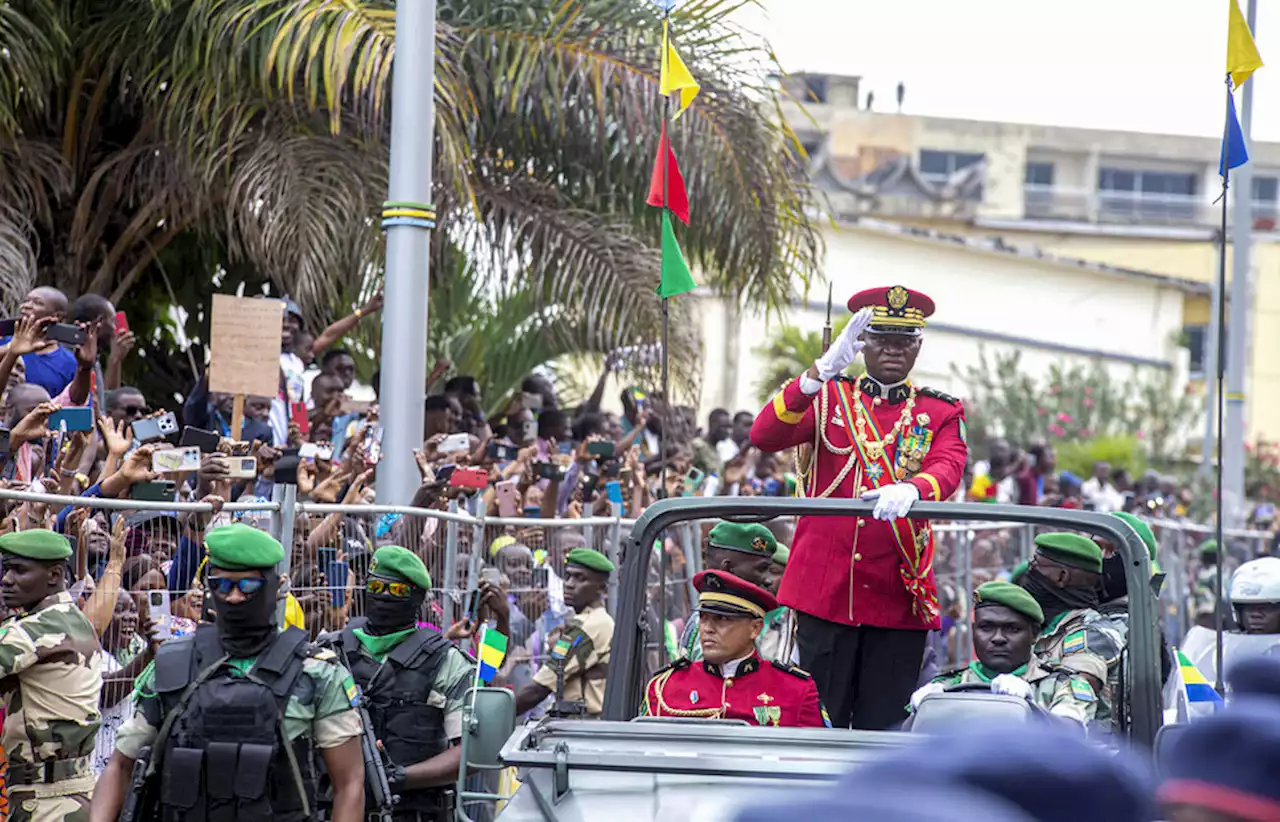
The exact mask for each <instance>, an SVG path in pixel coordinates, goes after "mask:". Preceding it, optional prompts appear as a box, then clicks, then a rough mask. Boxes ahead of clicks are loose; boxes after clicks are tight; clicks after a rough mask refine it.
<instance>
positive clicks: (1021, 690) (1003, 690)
mask: <svg viewBox="0 0 1280 822" xmlns="http://www.w3.org/2000/svg"><path fill="white" fill-rule="evenodd" d="M991 693H993V694H1004V695H1005V696H1016V697H1018V698H1019V699H1030V698H1031V685H1030V684H1028V683H1027V681H1026V680H1025V679H1022V678H1021V677H1016V676H1014V675H1013V674H1000V675H999V676H997V677H996V678H995V679H993V680H991Z"/></svg>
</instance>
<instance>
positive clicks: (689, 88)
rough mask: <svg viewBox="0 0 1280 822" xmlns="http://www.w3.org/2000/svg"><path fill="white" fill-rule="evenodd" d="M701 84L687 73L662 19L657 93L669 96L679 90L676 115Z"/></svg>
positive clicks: (665, 22) (685, 105)
mask: <svg viewBox="0 0 1280 822" xmlns="http://www.w3.org/2000/svg"><path fill="white" fill-rule="evenodd" d="M701 88H702V86H699V85H698V81H697V80H694V79H693V75H692V74H690V73H689V68H688V67H687V66H686V65H685V64H684V61H683V60H681V59H680V55H679V54H677V53H676V50H675V48H673V47H672V45H671V38H670V36H669V24H668V23H667V21H666V20H663V21H662V76H661V77H660V78H659V80H658V93H659V94H665V95H666V96H668V97H670V96H671V95H672V94H675V93H676V92H680V105H679V106H678V107H677V109H676V117H679V116H680V115H681V114H684V110H685V109H687V108H688V107H689V104H690V103H692V102H693V98H694V97H697V96H698V90H699V89H701Z"/></svg>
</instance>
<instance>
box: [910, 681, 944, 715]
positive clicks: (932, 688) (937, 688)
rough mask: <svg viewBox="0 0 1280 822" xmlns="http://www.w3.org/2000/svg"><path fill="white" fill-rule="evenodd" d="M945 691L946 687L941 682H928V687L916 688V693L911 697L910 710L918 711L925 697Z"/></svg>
mask: <svg viewBox="0 0 1280 822" xmlns="http://www.w3.org/2000/svg"><path fill="white" fill-rule="evenodd" d="M946 689H947V688H946V686H945V685H943V684H942V683H941V682H930V683H929V684H928V685H925V686H923V687H920V688H917V689H916V692H915V693H913V694H912V695H911V710H913V711H918V710H920V703H921V702H924V698H925V697H926V696H930V695H932V694H940V693H942V692H943V691H945V690H946Z"/></svg>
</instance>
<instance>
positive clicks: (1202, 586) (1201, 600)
mask: <svg viewBox="0 0 1280 822" xmlns="http://www.w3.org/2000/svg"><path fill="white" fill-rule="evenodd" d="M1196 552H1197V553H1198V554H1199V555H1200V568H1199V570H1197V571H1196V581H1195V585H1194V587H1193V588H1192V591H1191V603H1192V612H1191V614H1192V617H1193V619H1194V620H1195V624H1196V625H1199V626H1200V627H1201V628H1208V629H1209V630H1210V631H1212V630H1215V629H1216V628H1217V627H1218V622H1217V613H1218V591H1219V590H1220V589H1221V587H1222V586H1221V585H1219V583H1218V541H1217V540H1216V539H1207V540H1205V541H1204V542H1202V543H1200V547H1199V548H1197V549H1196Z"/></svg>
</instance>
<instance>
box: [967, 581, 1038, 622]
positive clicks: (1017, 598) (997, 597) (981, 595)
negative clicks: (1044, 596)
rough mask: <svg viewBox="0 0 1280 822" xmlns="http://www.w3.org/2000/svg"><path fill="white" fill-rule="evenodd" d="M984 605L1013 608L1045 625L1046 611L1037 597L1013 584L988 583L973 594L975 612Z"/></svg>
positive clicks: (1033, 620)
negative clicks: (1037, 600)
mask: <svg viewBox="0 0 1280 822" xmlns="http://www.w3.org/2000/svg"><path fill="white" fill-rule="evenodd" d="M984 605H1003V606H1004V607H1006V608H1012V609H1013V610H1015V611H1017V612H1018V613H1020V614H1022V615H1023V616H1025V617H1027V618H1028V619H1030V620H1031V621H1032V622H1034V623H1035V624H1036V625H1043V624H1044V611H1043V610H1042V609H1041V608H1040V603H1038V602H1036V600H1035V597H1033V596H1031V594H1029V593H1027V590H1026V589H1025V588H1023V587H1021V586H1019V585H1014V584H1013V583H1012V582H986V583H983V584H982V585H980V586H978V590H976V591H974V592H973V610H974V611H977V610H978V609H979V608H981V607H982V606H984Z"/></svg>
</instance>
